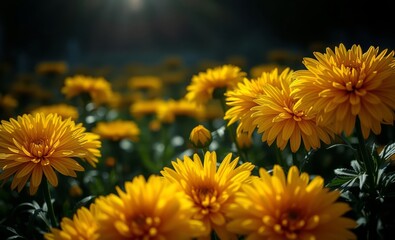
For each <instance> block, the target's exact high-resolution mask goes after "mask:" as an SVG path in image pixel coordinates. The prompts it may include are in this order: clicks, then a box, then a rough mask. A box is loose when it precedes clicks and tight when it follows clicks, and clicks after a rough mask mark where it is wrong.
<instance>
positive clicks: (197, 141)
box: [189, 125, 212, 148]
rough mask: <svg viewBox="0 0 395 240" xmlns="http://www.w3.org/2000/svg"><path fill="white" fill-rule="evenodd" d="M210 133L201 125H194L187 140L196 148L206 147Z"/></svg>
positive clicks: (209, 141) (208, 143) (209, 140)
mask: <svg viewBox="0 0 395 240" xmlns="http://www.w3.org/2000/svg"><path fill="white" fill-rule="evenodd" d="M211 140H212V138H211V133H210V131H209V130H208V129H207V128H205V127H204V126H203V125H198V126H196V127H194V128H193V129H192V131H191V134H190V135H189V141H191V143H192V144H193V146H194V147H196V148H206V147H208V146H209V145H210V143H211Z"/></svg>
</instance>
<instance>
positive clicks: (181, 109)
mask: <svg viewBox="0 0 395 240" xmlns="http://www.w3.org/2000/svg"><path fill="white" fill-rule="evenodd" d="M203 111H204V108H203V106H202V105H199V104H196V102H190V101H187V100H185V99H180V100H173V99H169V100H167V101H163V102H162V104H160V105H159V106H158V108H157V117H158V119H159V120H160V121H161V122H164V123H173V122H174V121H175V120H176V118H177V117H190V118H194V119H199V118H200V117H201V116H202V114H203Z"/></svg>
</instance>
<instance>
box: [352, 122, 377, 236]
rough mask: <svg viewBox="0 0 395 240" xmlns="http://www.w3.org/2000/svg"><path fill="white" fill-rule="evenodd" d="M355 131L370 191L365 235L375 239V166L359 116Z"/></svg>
mask: <svg viewBox="0 0 395 240" xmlns="http://www.w3.org/2000/svg"><path fill="white" fill-rule="evenodd" d="M355 128H356V133H357V137H358V152H359V156H360V157H361V158H362V161H363V163H364V165H365V168H366V173H367V175H368V176H367V182H368V192H369V193H370V194H369V196H368V198H367V201H366V208H367V216H366V217H367V219H366V220H367V231H368V233H367V235H368V239H377V222H378V216H377V212H378V211H377V209H378V206H377V202H376V197H377V196H376V195H377V193H376V177H377V176H376V175H377V172H376V167H375V164H374V162H373V161H374V159H373V158H372V156H371V155H370V154H369V152H368V149H367V148H366V144H365V139H364V137H363V134H362V128H361V122H360V120H359V118H357V119H356V124H355Z"/></svg>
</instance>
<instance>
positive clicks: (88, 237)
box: [44, 204, 100, 240]
mask: <svg viewBox="0 0 395 240" xmlns="http://www.w3.org/2000/svg"><path fill="white" fill-rule="evenodd" d="M60 228H61V229H57V228H51V232H49V233H45V234H44V238H45V239H46V240H71V239H80V240H96V239H100V238H99V234H98V233H97V228H98V226H97V222H96V219H95V205H94V204H91V205H90V209H87V208H85V207H82V208H80V209H78V210H77V213H75V214H74V216H73V219H70V218H66V217H65V218H63V219H62V222H61V223H60Z"/></svg>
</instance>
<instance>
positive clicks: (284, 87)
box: [251, 69, 333, 152]
mask: <svg viewBox="0 0 395 240" xmlns="http://www.w3.org/2000/svg"><path fill="white" fill-rule="evenodd" d="M273 73H275V72H273ZM292 73H293V71H290V70H289V69H285V70H284V71H283V72H282V73H281V74H279V75H277V76H275V75H272V77H273V78H275V79H276V81H272V83H269V82H268V83H266V84H265V86H263V91H264V94H261V95H259V96H258V97H257V99H255V100H254V101H255V103H256V104H257V106H255V107H252V108H251V111H252V112H253V113H252V114H251V116H252V118H254V121H253V124H254V125H256V126H257V128H258V130H257V132H258V133H260V134H262V141H263V142H267V143H268V144H269V145H271V144H272V143H273V142H275V141H276V145H277V146H278V147H279V148H280V149H284V148H285V147H286V146H287V144H288V143H289V145H290V148H291V151H292V152H296V151H298V149H299V148H300V145H301V143H302V141H303V144H304V147H305V148H306V150H310V149H311V148H318V147H320V146H321V141H323V142H325V143H330V141H331V137H333V133H332V131H331V130H330V129H329V128H326V127H323V126H317V124H316V116H315V115H314V113H313V112H312V110H311V108H307V109H296V108H295V105H296V103H297V99H296V98H294V97H292V96H291V95H290V94H291V89H290V84H291V82H292V77H291V76H292ZM254 125H253V126H254Z"/></svg>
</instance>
